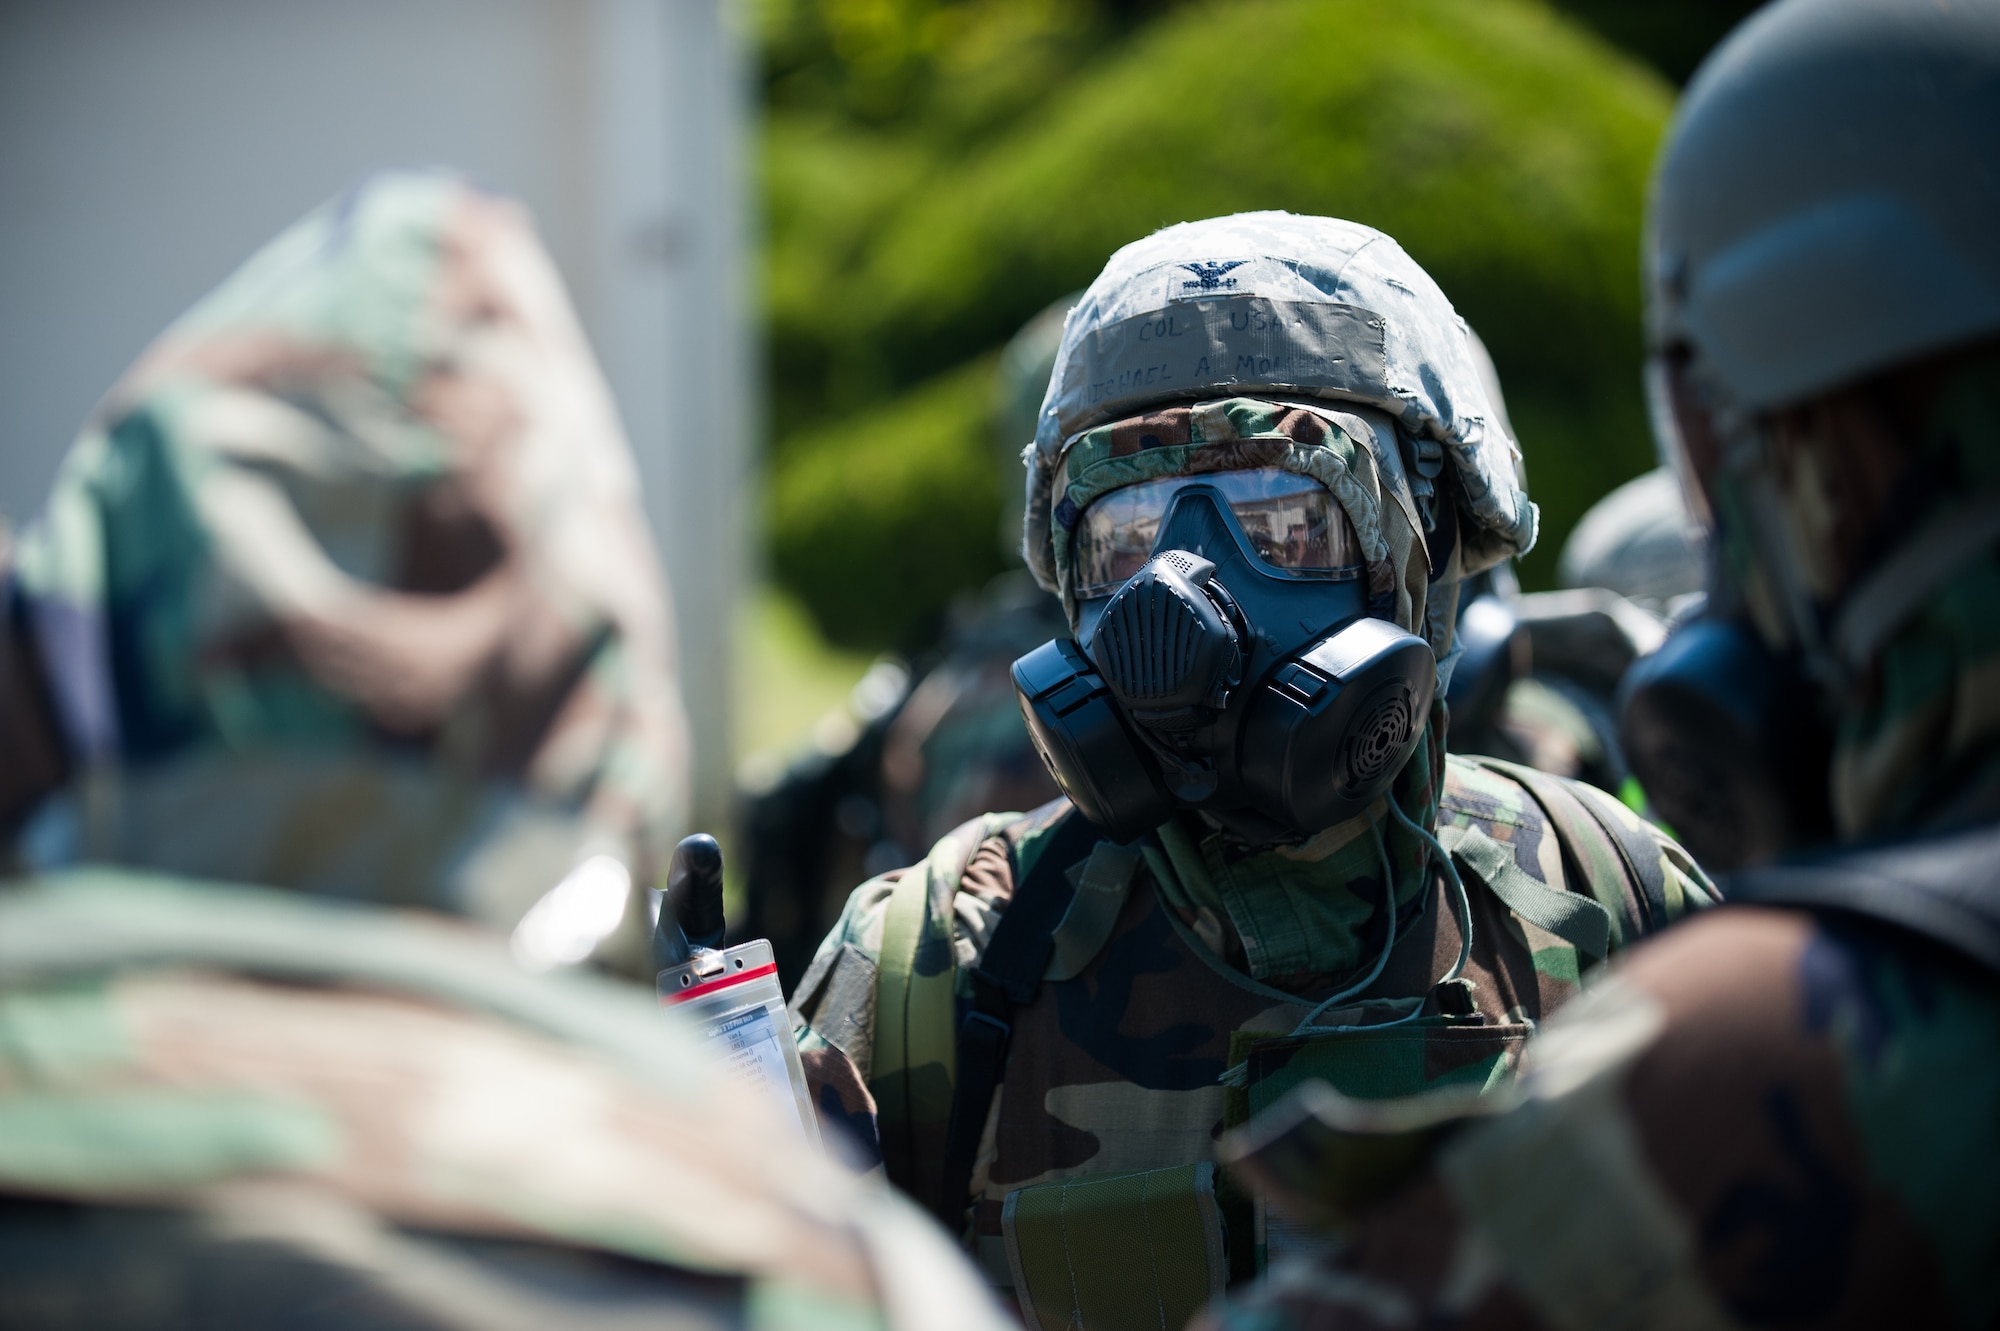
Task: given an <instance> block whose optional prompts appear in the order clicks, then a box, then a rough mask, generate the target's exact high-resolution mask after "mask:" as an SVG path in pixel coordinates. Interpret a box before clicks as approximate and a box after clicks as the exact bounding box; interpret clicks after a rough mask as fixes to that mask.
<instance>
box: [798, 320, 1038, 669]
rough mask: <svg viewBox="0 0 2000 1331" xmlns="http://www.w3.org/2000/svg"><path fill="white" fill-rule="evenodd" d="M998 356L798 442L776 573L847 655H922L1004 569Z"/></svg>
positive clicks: (825, 632) (947, 375)
mask: <svg viewBox="0 0 2000 1331" xmlns="http://www.w3.org/2000/svg"><path fill="white" fill-rule="evenodd" d="M993 364H994V362H993V358H992V357H990V356H982V357H979V358H977V359H975V360H973V361H972V362H970V363H968V364H966V365H964V366H961V367H960V368H958V369H956V370H954V371H952V372H951V373H949V374H945V375H941V376H939V377H938V378H937V379H935V380H933V381H932V382H930V383H927V384H924V385H922V386H921V387H919V388H918V389H916V390H915V391H913V392H909V393H905V394H904V395H902V396H901V397H899V398H897V399H896V400H895V401H893V402H891V403H889V404H888V405H886V406H884V407H880V408H877V409H875V410H872V411H867V412H862V413H860V414H858V415H856V416H853V417H851V418H849V419H847V420H845V421H842V422H840V423H839V424H838V425H834V426H831V427H829V428H827V429H825V430H822V431H819V432H816V433H813V434H811V435H809V436H806V437H803V438H800V439H798V440H797V441H795V442H794V444H793V445H792V447H791V448H790V449H789V450H788V456H787V459H786V463H785V465H784V466H782V467H780V468H778V469H777V471H776V473H775V474H774V475H773V477H772V479H771V492H770V530H769V537H770V549H771V564H772V571H773V572H774V573H775V574H776V575H777V578H778V580H779V582H780V583H781V584H782V585H784V586H785V587H786V588H788V589H790V590H791V591H792V592H793V593H794V594H795V595H797V596H798V597H799V598H800V599H801V600H803V601H804V602H805V604H806V605H807V606H808V607H809V608H810V609H811V611H812V614H813V617H814V619H815V620H817V621H818V624H819V627H820V631H821V632H822V633H823V634H825V636H826V638H827V640H828V641H830V642H832V643H834V644H835V645H837V646H840V647H844V648H848V649H850V650H853V649H864V648H879V647H899V648H902V649H904V650H911V649H913V648H916V647H918V646H921V645H922V644H923V643H925V642H926V641H928V640H929V638H930V637H931V636H932V635H933V634H934V633H935V632H936V630H937V628H938V626H939V624H940V622H941V620H942V617H943V614H944V611H945V609H946V607H947V606H948V605H949V603H950V601H951V598H952V596H953V594H954V593H956V592H959V591H962V590H965V589H967V588H972V587H977V586H979V585H981V584H983V583H984V582H986V581H987V580H988V579H990V578H991V577H992V576H993V575H994V574H995V573H998V572H999V571H1000V570H1001V569H1002V568H1004V567H1006V563H1007V560H1006V556H1005V554H1004V552H1003V551H1002V549H1001V547H1000V542H999V541H998V540H996V539H995V535H994V533H995V531H996V529H997V526H998V522H999V514H1000V504H1001V495H1000V485H1001V480H1002V478H1001V476H1000V473H999V472H998V470H997V469H996V468H995V467H994V465H993V454H992V449H991V448H990V447H989V446H988V444H987V440H986V421H985V415H984V411H983V408H984V405H985V402H986V396H987V387H988V385H989V384H990V383H991V381H992V378H993Z"/></svg>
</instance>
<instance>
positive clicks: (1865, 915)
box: [1218, 0, 2000, 1331]
mask: <svg viewBox="0 0 2000 1331" xmlns="http://www.w3.org/2000/svg"><path fill="white" fill-rule="evenodd" d="M1995 162H2000V4H1996V3H1994V0H1957V2H1956V3H1952V4H1949V5H1910V4H1903V3H1899V2H1897V0H1782V2H1781V3H1779V4H1775V5H1772V6H1770V7H1768V8H1767V9H1765V10H1763V11H1761V12H1760V13H1759V14H1757V15H1756V16H1754V17H1753V18H1751V19H1750V20H1749V21H1747V22H1746V23H1745V24H1743V26H1741V27H1740V28H1739V29H1738V30H1737V31H1736V32H1735V33H1734V34H1733V35H1732V36H1731V38H1730V39H1729V40H1728V41H1727V42H1725V43H1724V44H1723V45H1722V46H1721V47H1720V48H1719V49H1718V50H1717V51H1716V53H1715V54H1714V55H1713V56H1711V57H1710V59H1709V61H1708V63H1707V64H1706V65H1705V66H1704V67H1703V69H1702V70H1701V72H1700V73H1699V74H1697V76H1696V77H1695V79H1694V81H1693V83H1692V84H1691V86H1690V87H1689V89H1688V93H1687V96H1686V98H1685V100H1684V101H1683V103H1682V105H1681V109H1680V111H1679V113H1678V115H1677V117H1676V121H1675V124H1674V127H1673V129H1672V131H1671V133H1670V134H1669V137H1668V142H1667V145H1666V148H1665V152H1664V154H1663V157H1662V161H1661V165H1660V168H1659V174H1658V178H1657V180H1656V182H1655V186H1654V189H1653V193H1652V216H1651V219H1650V222H1651V224H1650V226H1649V227H1648V252H1647V255H1646V265H1645V271H1646V273H1647V277H1648V282H1649V292H1648V295H1649V300H1648V306H1649V309H1648V315H1649V324H1650V332H1651V340H1652V363H1651V365H1650V367H1649V368H1650V374H1651V381H1652V388H1653V390H1654V393H1655V396H1656V408H1657V409H1656V413H1655V415H1656V420H1657V421H1658V422H1659V426H1658V428H1660V429H1661V431H1662V433H1663V435H1664V439H1663V443H1664V444H1665V445H1666V451H1668V452H1669V453H1670V455H1671V456H1672V457H1673V458H1674V462H1675V468H1676V470H1677V472H1678V473H1679V475H1680V477H1681V479H1682V480H1683V482H1684V483H1685V485H1686V487H1687V490H1688V493H1689V495H1690V498H1691V499H1692V500H1693V501H1694V502H1695V504H1696V506H1697V511H1698V512H1699V513H1700V514H1701V517H1702V519H1703V522H1704V524H1705V526H1707V528H1708V529H1709V531H1710V533H1711V536H1710V543H1711V548H1712V550H1713V554H1714V560H1715V564H1716V568H1717V577H1716V585H1715V597H1714V601H1713V602H1712V604H1711V606H1710V608H1709V612H1708V614H1707V615H1705V616H1703V617H1702V618H1698V619H1696V620H1694V621H1692V622H1691V623H1689V624H1688V625H1686V626H1685V627H1683V628H1682V629H1681V630H1680V631H1679V632H1678V633H1676V634H1675V635H1674V637H1673V638H1671V639H1670V640H1669V641H1668V643H1667V644H1666V646H1665V647H1663V648H1662V649H1661V650H1660V651H1659V652H1658V653H1656V654H1655V655H1654V656H1653V657H1652V658H1650V659H1649V660H1648V661H1647V662H1646V663H1645V664H1644V665H1643V666H1642V667H1640V669H1639V670H1638V671H1637V672H1635V675H1634V678H1633V680H1632V681H1631V684H1630V699H1629V702H1628V706H1627V712H1626V716H1625V721H1624V734H1625V737H1626V741H1627V749H1628V751H1629V752H1630V753H1631V755H1632V758H1633V762H1634V764H1635V766H1636V767H1637V768H1638V770H1639V772H1640V775H1641V776H1642V778H1643V779H1644V780H1645V781H1646V784H1647V787H1648V789H1649V790H1650V791H1651V792H1652V793H1653V795H1654V797H1655V799H1656V800H1657V801H1658V802H1659V803H1660V805H1661V808H1662V812H1663V813H1665V814H1666V815H1667V817H1668V818H1669V819H1670V820H1671V821H1672V822H1673V823H1674V825H1675V826H1676V827H1677V828H1680V829H1681V830H1683V831H1684V832H1685V833H1686V835H1687V836H1688V838H1689V841H1690V844H1693V843H1695V842H1696V840H1697V839H1699V840H1700V841H1701V842H1703V843H1706V844H1709V845H1713V846H1715V847H1717V849H1718V855H1719V857H1721V856H1727V857H1728V859H1727V861H1726V862H1727V863H1731V864H1734V865H1740V866H1743V867H1742V868H1741V870H1740V871H1739V872H1736V873H1734V874H1732V875H1730V877H1729V878H1728V879H1727V880H1726V881H1725V883H1724V887H1725V890H1726V893H1727V895H1728V898H1729V900H1730V902H1731V903H1732V904H1730V905H1729V906H1726V907H1725V908H1723V909H1721V910H1718V911H1715V912H1711V913H1708V914H1706V915H1705V916H1704V917H1703V918H1701V919H1698V920H1694V921H1691V922H1689V923H1688V924H1686V925H1685V926H1682V927H1680V928H1677V929H1675V930H1673V931H1672V932H1670V933H1669V934H1668V935H1667V936H1665V937H1663V938H1661V939H1658V940H1656V941H1652V942H1649V943H1647V944H1645V945H1643V946H1641V947H1640V948H1637V949H1635V950H1634V951H1633V952H1632V953H1631V954H1630V955H1629V956H1628V957H1626V958H1624V959H1622V960H1621V962H1620V963H1619V964H1618V965H1616V966H1614V967H1613V968H1611V970H1610V972H1609V973H1608V974H1607V975H1606V976H1605V977H1604V978H1603V979H1602V980H1601V981H1600V982H1599V983H1598V984H1597V985H1596V986H1595V988H1594V989H1593V991H1592V992H1591V993H1590V994H1589V995H1588V996H1587V997H1586V998H1585V1000H1584V1001H1582V1002H1580V1003H1577V1004H1574V1005H1572V1006H1571V1007H1570V1008H1569V1009H1568V1010H1567V1011H1566V1012H1564V1013H1563V1014H1562V1015H1561V1016H1559V1017H1558V1018H1557V1019H1556V1021H1554V1022H1552V1023H1551V1024H1550V1026H1549V1027H1548V1029H1547V1031H1546V1032H1545V1034H1544V1035H1543V1036H1542V1037H1541V1039H1540V1042H1539V1043H1538V1045H1537V1046H1536V1050H1535V1052H1534V1053H1533V1054H1532V1055H1531V1057H1530V1063H1531V1069H1530V1071H1529V1073H1528V1075H1527V1076H1526V1077H1525V1078H1524V1079H1523V1081H1522V1082H1521V1083H1519V1090H1518V1092H1517V1095H1516V1098H1515V1099H1514V1100H1513V1102H1512V1103H1511V1104H1502V1103H1492V1104H1489V1105H1488V1106H1485V1107H1483V1108H1484V1109H1485V1110H1487V1111H1489V1112H1478V1111H1475V1112H1473V1113H1471V1114H1469V1115H1467V1114H1466V1112H1465V1111H1466V1110H1467V1109H1468V1106H1466V1105H1465V1104H1463V1103H1460V1104H1457V1105H1453V1104H1450V1103H1447V1102H1445V1101H1443V1100H1441V1099H1430V1100H1416V1101H1405V1102H1398V1103H1394V1104H1388V1105H1377V1106H1362V1105H1358V1104H1356V1103H1354V1102H1353V1101H1351V1100H1347V1099H1344V1098H1342V1097H1339V1096H1337V1095H1335V1094H1333V1093H1331V1092H1329V1091H1327V1090H1326V1088H1323V1087H1322V1088H1318V1089H1317V1090H1316V1091H1314V1092H1313V1093H1312V1094H1311V1095H1310V1097H1309V1098H1308V1099H1306V1100H1302V1101H1299V1102H1295V1103H1293V1104H1292V1105H1290V1106H1287V1107H1285V1108H1283V1109H1282V1110H1281V1111H1279V1112H1278V1113H1277V1114H1275V1115H1274V1116H1273V1117H1272V1118H1271V1119H1269V1120H1266V1121H1265V1122H1264V1123H1262V1124H1259V1125H1257V1127H1256V1128H1255V1129H1254V1130H1253V1132H1252V1133H1251V1134H1249V1135H1247V1136H1246V1137H1245V1138H1244V1139H1242V1140H1240V1141H1239V1142H1237V1143H1236V1144H1235V1148H1234V1149H1235V1151H1236V1153H1237V1154H1238V1155H1239V1156H1240V1157H1241V1160H1242V1167H1243V1169H1244V1170H1245V1172H1246V1173H1247V1174H1249V1175H1251V1176H1254V1177H1256V1178H1257V1179H1258V1180H1259V1181H1260V1182H1261V1183H1262V1185H1263V1186H1265V1187H1266V1188H1267V1189H1270V1190H1272V1191H1273V1193H1274V1195H1280V1196H1282V1197H1284V1198H1285V1199H1286V1202H1287V1204H1288V1205H1289V1206H1291V1207H1292V1208H1293V1210H1294V1213H1295V1214H1301V1215H1311V1216H1313V1217H1314V1218H1315V1219H1317V1220H1320V1221H1324V1222H1328V1223H1331V1224H1333V1225H1335V1226H1337V1227H1341V1228H1343V1229H1345V1230H1346V1231H1347V1233H1348V1234H1349V1236H1350V1238H1351V1241H1352V1242H1351V1247H1350V1248H1349V1251H1348V1253H1347V1255H1346V1256H1345V1257H1344V1258H1342V1259H1340V1260H1337V1261H1333V1262H1329V1263H1324V1264H1321V1265H1318V1266H1314V1265H1311V1264H1302V1265H1300V1266H1298V1267H1296V1268H1294V1269H1292V1270H1290V1271H1287V1272H1284V1273H1276V1274H1274V1276H1273V1278H1272V1280H1271V1281H1270V1282H1269V1284H1268V1285H1267V1286H1265V1287H1264V1288H1262V1289H1261V1290H1260V1291H1259V1292H1258V1293H1257V1294H1256V1295H1255V1296H1254V1297H1252V1298H1249V1299H1246V1300H1244V1301H1243V1302H1242V1303H1241V1304H1240V1305H1238V1306H1237V1307H1235V1308H1234V1309H1232V1310H1231V1311H1230V1312H1229V1314H1227V1315H1226V1316H1224V1317H1222V1318H1220V1319H1218V1320H1219V1321H1220V1322H1221V1323H1222V1324H1224V1325H1231V1326H1240V1327H1245V1328H1250V1327H1255V1328H1259V1331H1278V1329H1281V1328H1286V1327H1393V1326H1413V1325H1424V1326H1433V1325H1451V1326H1465V1327H1488V1326H1495V1327H1497V1326H1507V1327H1539V1326H1547V1327H1563V1328H1575V1327H1596V1326H1605V1327H1612V1326H1616V1327H1746V1326H1771V1327H1776V1326H1784V1327H1862V1326H1871V1327H1872V1326H1960V1327H1987V1326H1992V1325H1994V1324H1995V1321H1996V1318H2000V1280H1996V1279H1995V1274H1994V1273H1995V1271H1996V1270H2000V1165H1996V1162H1997V1161H2000V1078H1996V1077H1995V1075H1994V1069H1995V1068H1996V1067H2000V868H1996V866H2000V826H1996V819H2000V712H1996V710H1995V708H1994V706H1993V697H1994V694H1993V689H1992V685H1991V682H1990V681H1991V678H1992V674H1993V670H1994V661H1995V654H1996V639H1995V634H1994V628H1993V626H1994V625H1995V623H1996V622H2000V516H1996V515H2000V177H1996V176H1995V174H1994V173H1993V171H1992V170H1991V164H1993V163H1995ZM1973 164H1977V165H1973ZM1855 293H1865V299H1860V300H1857V299H1856V295H1855ZM1815 804H1816V805H1817V811H1816V813H1815V811H1814V807H1813V806H1814V805H1815ZM1829 843H1830V844H1829ZM1773 859H1775V860H1776V861H1777V862H1776V863H1772V862H1770V861H1772V860H1773ZM1385 1153H1386V1154H1392V1155H1396V1156H1398V1157H1399V1158H1401V1159H1403V1160H1405V1161H1407V1162H1409V1163H1410V1167H1411V1168H1410V1169H1409V1170H1406V1171H1393V1170H1392V1171H1386V1172H1385V1173H1380V1174H1377V1175H1375V1176H1374V1177H1371V1178H1363V1177H1361V1176H1359V1175H1358V1174H1356V1173H1355V1172H1353V1171H1352V1170H1351V1169H1343V1167H1342V1162H1343V1161H1352V1160H1354V1159H1356V1158H1363V1157H1365V1158H1374V1159H1379V1158H1381V1157H1382V1156H1383V1155H1384V1154H1385ZM1426 1160H1428V1164H1427V1165H1426V1164H1425V1163H1424V1162H1425V1161H1426Z"/></svg>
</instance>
